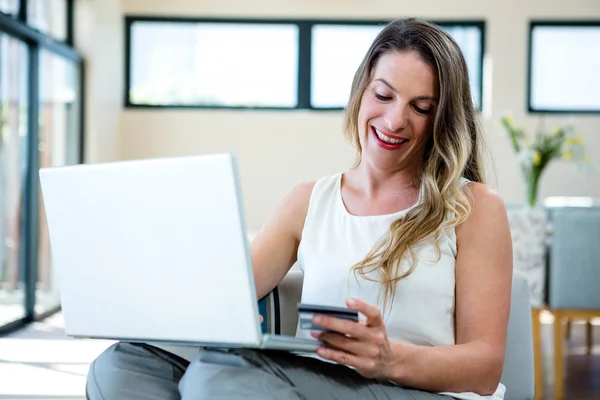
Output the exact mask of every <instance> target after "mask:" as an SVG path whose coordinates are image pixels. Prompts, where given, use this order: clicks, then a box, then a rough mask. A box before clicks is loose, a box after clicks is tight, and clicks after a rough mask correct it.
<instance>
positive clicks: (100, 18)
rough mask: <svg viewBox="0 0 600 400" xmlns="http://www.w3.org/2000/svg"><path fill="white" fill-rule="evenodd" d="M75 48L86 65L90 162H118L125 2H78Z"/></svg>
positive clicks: (87, 145)
mask: <svg viewBox="0 0 600 400" xmlns="http://www.w3.org/2000/svg"><path fill="white" fill-rule="evenodd" d="M75 4H76V8H75V10H76V11H75V46H76V47H77V49H78V50H79V51H80V52H81V53H82V55H83V57H84V58H85V60H86V64H85V74H86V76H85V118H86V119H85V151H84V160H85V161H86V162H93V163H95V162H104V161H111V160H115V159H117V158H118V153H119V152H118V141H117V138H118V135H119V115H120V112H121V106H122V101H121V99H122V97H123V96H122V92H123V69H124V66H123V50H122V48H123V32H122V31H123V29H122V25H123V24H122V22H121V21H122V17H123V14H122V11H121V0H102V1H90V0H77V1H76V3H75Z"/></svg>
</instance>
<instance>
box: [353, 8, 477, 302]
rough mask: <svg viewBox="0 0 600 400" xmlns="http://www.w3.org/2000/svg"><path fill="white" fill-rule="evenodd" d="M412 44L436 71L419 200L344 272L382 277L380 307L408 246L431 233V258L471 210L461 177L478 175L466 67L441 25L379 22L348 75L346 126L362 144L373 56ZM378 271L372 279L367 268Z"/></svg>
mask: <svg viewBox="0 0 600 400" xmlns="http://www.w3.org/2000/svg"><path fill="white" fill-rule="evenodd" d="M407 51H415V52H417V53H418V54H419V55H420V57H421V58H422V59H423V60H424V61H425V62H427V63H428V64H429V65H430V66H431V67H432V69H433V70H434V73H435V74H436V75H437V79H438V83H439V90H440V93H439V102H438V107H437V111H436V114H435V117H434V118H435V119H434V124H433V132H432V135H431V136H430V139H429V141H428V143H427V147H426V150H425V157H424V160H423V163H422V168H421V171H420V176H419V179H418V183H417V184H418V185H419V198H420V201H419V202H418V204H417V205H416V206H415V207H413V208H411V209H410V210H409V211H408V212H407V213H406V214H404V215H403V216H402V217H400V218H398V219H397V220H395V221H394V222H393V223H392V224H391V226H390V230H389V232H388V233H387V235H386V236H385V237H383V238H382V239H381V240H380V241H378V242H377V243H376V244H375V246H374V247H373V248H372V249H371V251H370V252H369V253H368V255H367V256H366V257H365V258H364V259H363V260H362V261H361V262H359V263H358V264H356V265H354V266H353V267H352V269H351V273H354V276H355V277H356V276H357V275H359V276H361V277H363V278H365V279H367V280H370V281H377V282H380V283H382V286H381V288H382V289H383V293H381V292H380V296H381V294H383V298H384V303H383V304H384V309H385V308H386V307H387V305H388V300H389V299H393V298H394V296H395V293H396V284H397V283H398V282H399V281H400V280H402V279H404V278H406V277H407V276H409V275H410V274H411V273H412V272H413V271H414V269H415V267H416V262H417V259H416V253H415V251H414V246H415V245H416V244H418V243H420V242H423V241H425V240H428V239H434V242H435V248H436V252H437V256H438V259H439V257H440V244H439V240H440V237H441V236H442V235H444V234H445V233H447V232H448V231H449V230H450V229H452V228H455V227H457V226H458V225H460V224H461V223H462V222H464V221H465V220H466V219H467V217H468V215H469V213H470V212H471V202H470V196H469V195H468V191H463V190H462V188H461V178H462V177H465V178H467V179H469V180H471V181H474V182H484V179H485V171H484V169H483V162H482V161H483V142H482V135H481V131H480V128H479V125H478V121H477V118H476V112H475V109H474V107H473V100H472V98H471V91H470V86H469V74H468V71H467V65H466V63H465V60H464V57H463V55H462V52H461V50H460V48H459V47H458V45H457V44H456V42H455V41H454V40H453V39H452V38H451V37H450V36H449V35H448V34H447V33H446V32H444V31H443V30H442V29H441V28H440V27H438V26H437V25H434V24H432V23H430V22H427V21H424V20H421V19H417V18H410V19H403V20H396V21H393V22H391V23H389V24H388V25H386V26H385V27H384V29H383V30H382V31H381V32H380V33H379V35H378V36H377V38H376V39H375V40H374V42H373V44H372V45H371V47H370V48H369V50H368V51H367V54H366V55H365V57H364V59H363V61H362V63H361V64H360V66H359V68H358V70H357V71H356V74H355V76H354V80H353V82H352V90H351V94H350V100H349V103H348V106H347V108H346V115H345V131H346V136H347V138H348V139H349V140H350V141H351V142H352V144H353V146H354V147H355V148H356V150H357V153H358V155H357V165H358V164H360V157H361V151H362V149H361V145H360V140H359V129H358V112H359V110H360V105H361V100H362V97H363V94H364V92H365V90H366V88H367V86H368V85H369V83H370V80H371V77H372V72H373V69H374V67H375V65H376V63H377V61H378V60H379V58H380V57H381V56H382V55H384V54H386V53H389V52H407ZM406 256H410V260H411V263H410V267H409V268H408V270H402V268H401V261H402V260H403V259H404V258H405V257H406ZM373 272H378V273H379V279H375V278H373V277H372V276H369V275H371V274H372V273H373Z"/></svg>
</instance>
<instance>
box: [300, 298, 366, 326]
mask: <svg viewBox="0 0 600 400" xmlns="http://www.w3.org/2000/svg"><path fill="white" fill-rule="evenodd" d="M315 314H321V315H326V316H328V317H333V318H342V319H349V320H351V321H354V322H358V311H356V310H352V309H349V308H344V307H331V306H322V305H316V304H304V303H298V320H299V322H300V328H302V329H309V330H315V331H328V330H329V329H325V328H323V327H320V326H316V325H314V324H313V322H312V319H313V317H314V316H315Z"/></svg>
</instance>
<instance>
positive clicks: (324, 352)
mask: <svg viewBox="0 0 600 400" xmlns="http://www.w3.org/2000/svg"><path fill="white" fill-rule="evenodd" d="M317 354H318V355H320V356H321V357H323V358H326V359H328V360H331V361H335V362H337V363H340V364H344V365H349V366H352V367H355V368H356V369H357V370H358V371H365V372H367V371H368V372H369V373H370V372H371V371H374V369H375V362H374V361H373V360H371V359H369V358H364V357H358V356H355V355H354V354H350V353H346V352H345V351H342V350H336V349H327V348H324V347H319V349H318V350H317Z"/></svg>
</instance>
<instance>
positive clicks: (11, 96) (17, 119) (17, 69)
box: [0, 33, 28, 327]
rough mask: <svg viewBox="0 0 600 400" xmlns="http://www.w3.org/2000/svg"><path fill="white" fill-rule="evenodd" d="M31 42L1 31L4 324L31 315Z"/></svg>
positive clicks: (0, 292)
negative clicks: (27, 249)
mask: <svg viewBox="0 0 600 400" xmlns="http://www.w3.org/2000/svg"><path fill="white" fill-rule="evenodd" d="M27 61H28V59H27V46H26V45H25V43H23V42H21V41H19V40H17V39H14V38H11V37H10V36H8V35H5V34H2V33H0V327H1V326H2V325H5V324H7V323H11V322H13V321H15V320H18V319H20V318H23V317H24V316H25V315H26V310H25V303H24V301H23V299H24V297H25V296H24V293H25V290H24V282H23V274H22V271H23V268H22V260H21V256H20V252H21V250H22V249H23V243H22V240H21V239H22V237H23V235H22V233H23V217H22V211H23V205H24V204H25V201H24V197H23V193H24V191H25V189H24V185H23V182H24V181H25V174H26V168H25V166H26V154H27V151H26V149H27V140H28V132H27V111H28V101H27V87H28V85H27V71H28V70H27Z"/></svg>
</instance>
